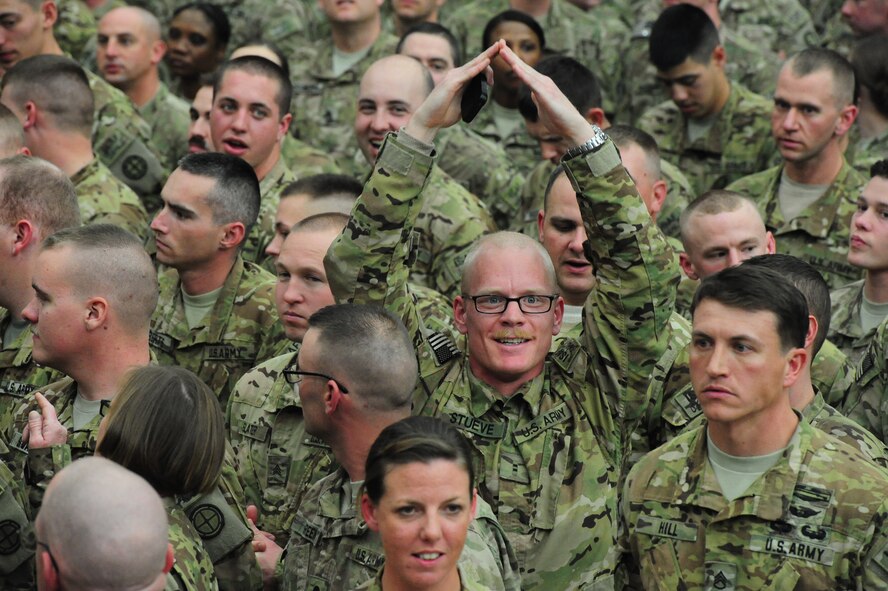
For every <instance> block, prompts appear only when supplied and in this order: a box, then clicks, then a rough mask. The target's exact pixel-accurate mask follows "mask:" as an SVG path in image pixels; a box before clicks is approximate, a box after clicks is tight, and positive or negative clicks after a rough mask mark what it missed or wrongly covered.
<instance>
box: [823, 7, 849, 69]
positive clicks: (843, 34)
mask: <svg viewBox="0 0 888 591" xmlns="http://www.w3.org/2000/svg"><path fill="white" fill-rule="evenodd" d="M856 42H857V38H856V37H855V36H854V32H853V31H852V30H851V27H849V26H848V25H847V24H846V23H845V21H844V19H843V18H842V13H841V12H839V11H838V10H837V11H835V12H834V13H833V15H832V18H830V19H829V20H827V21H826V23H825V24H824V27H823V32H822V33H821V34H820V43H819V44H818V45H821V46H823V47H827V48H829V49H832V50H833V51H837V52H839V53H840V54H842V55H843V56H845V57H851V50H852V49H853V48H854V44H855V43H856Z"/></svg>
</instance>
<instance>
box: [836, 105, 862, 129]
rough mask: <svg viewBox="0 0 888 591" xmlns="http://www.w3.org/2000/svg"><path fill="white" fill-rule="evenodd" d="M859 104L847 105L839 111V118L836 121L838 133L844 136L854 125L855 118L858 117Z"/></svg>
mask: <svg viewBox="0 0 888 591" xmlns="http://www.w3.org/2000/svg"><path fill="white" fill-rule="evenodd" d="M857 112H858V109H857V105H846V106H845V107H843V108H842V110H841V111H840V112H839V120H838V122H836V135H837V136H840V137H841V136H843V135H845V134H846V133H848V131H849V130H850V129H851V126H852V125H854V120H855V119H857Z"/></svg>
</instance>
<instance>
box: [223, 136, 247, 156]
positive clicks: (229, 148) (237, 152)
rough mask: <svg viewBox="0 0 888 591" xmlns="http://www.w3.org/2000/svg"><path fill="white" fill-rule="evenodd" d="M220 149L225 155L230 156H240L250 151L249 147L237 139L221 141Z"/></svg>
mask: <svg viewBox="0 0 888 591" xmlns="http://www.w3.org/2000/svg"><path fill="white" fill-rule="evenodd" d="M222 147H223V148H224V149H225V152H226V153H227V154H231V155H232V156H242V155H243V154H245V153H246V152H247V150H249V149H250V147H249V146H248V145H247V144H245V143H244V142H242V141H241V140H239V139H237V138H228V139H224V140H222Z"/></svg>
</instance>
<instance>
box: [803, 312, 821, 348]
mask: <svg viewBox="0 0 888 591" xmlns="http://www.w3.org/2000/svg"><path fill="white" fill-rule="evenodd" d="M819 328H820V325H818V324H817V319H816V318H814V315H813V314H808V332H806V333H805V349H807V348H808V347H810V346H811V344H812V343H813V342H814V339H815V338H817V330H818V329H819Z"/></svg>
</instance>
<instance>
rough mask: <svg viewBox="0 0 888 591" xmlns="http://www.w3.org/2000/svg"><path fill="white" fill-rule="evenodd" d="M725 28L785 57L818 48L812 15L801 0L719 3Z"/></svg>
mask: <svg viewBox="0 0 888 591" xmlns="http://www.w3.org/2000/svg"><path fill="white" fill-rule="evenodd" d="M718 8H719V13H720V15H721V19H722V23H724V26H726V27H729V28H731V29H733V30H735V31H737V32H738V33H740V34H741V35H743V36H744V37H745V38H746V39H748V40H749V41H750V42H751V43H753V44H755V45H758V46H760V47H767V48H769V49H770V51H771V52H772V53H775V54H777V55H780V56H783V57H786V56H790V55H792V54H794V53H797V52H799V51H801V50H803V49H805V48H806V47H809V46H812V45H817V44H818V43H817V42H818V40H819V37H818V36H817V32H816V31H815V30H814V23H813V22H812V21H811V14H810V13H809V12H808V11H807V10H805V8H804V7H803V6H802V5H801V3H800V2H799V0H720V2H719V7H718Z"/></svg>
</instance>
